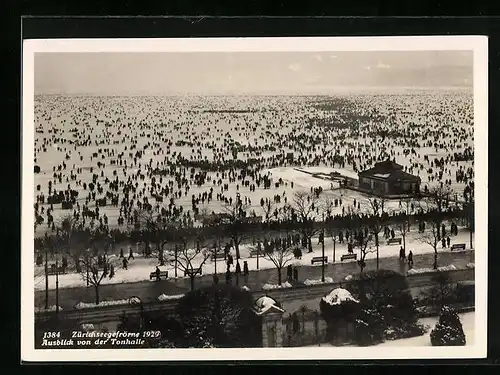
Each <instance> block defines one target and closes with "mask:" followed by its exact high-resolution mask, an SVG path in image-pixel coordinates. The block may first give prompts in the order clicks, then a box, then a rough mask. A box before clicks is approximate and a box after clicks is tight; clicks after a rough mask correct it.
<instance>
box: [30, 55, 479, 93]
mask: <svg viewBox="0 0 500 375" xmlns="http://www.w3.org/2000/svg"><path fill="white" fill-rule="evenodd" d="M472 60H473V55H472V51H412V52H408V51H397V52H396V51H392V52H391V51H387V52H384V51H376V52H324V51H322V52H317V53H315V52H233V53H231V52H148V53H144V52H138V53H119V52H115V53H105V52H97V53H36V54H35V93H36V94H40V93H48V94H87V95H172V94H194V95H204V94H210V95H212V94H299V95H300V94H311V93H328V92H335V90H339V89H341V88H356V87H368V88H371V87H388V86H389V87H431V88H432V87H442V86H463V87H472V77H473V71H472V65H473V64H472Z"/></svg>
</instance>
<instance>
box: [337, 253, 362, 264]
mask: <svg viewBox="0 0 500 375" xmlns="http://www.w3.org/2000/svg"><path fill="white" fill-rule="evenodd" d="M346 259H354V260H356V259H358V254H354V253H351V254H344V255H342V256H341V257H340V261H341V262H343V261H344V260H346Z"/></svg>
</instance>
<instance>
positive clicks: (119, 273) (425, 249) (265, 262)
mask: <svg viewBox="0 0 500 375" xmlns="http://www.w3.org/2000/svg"><path fill="white" fill-rule="evenodd" d="M451 238H452V242H451V245H452V244H453V243H465V244H467V249H469V232H468V231H467V230H466V229H464V228H459V232H458V235H457V236H453V237H451ZM380 243H381V246H380V248H379V256H380V257H381V258H384V257H393V256H397V255H398V254H399V246H398V245H387V244H385V241H383V240H381V242H380ZM252 248H253V246H252V245H251V244H246V245H242V246H241V247H240V251H241V257H242V259H241V260H240V264H241V266H243V261H247V262H248V268H249V270H250V271H253V270H256V269H257V257H252V258H251V257H249V252H250V250H251V249H252ZM406 249H407V254H408V252H409V251H410V250H411V251H412V252H413V254H414V255H418V254H426V253H432V252H433V251H434V250H433V249H432V247H431V246H429V245H428V244H425V243H422V242H420V240H419V239H418V233H416V231H411V232H410V233H409V234H408V235H407V239H406ZM372 250H375V249H374V248H372ZM332 251H333V242H332V240H331V239H330V238H326V239H325V254H326V255H327V256H328V261H329V263H331V262H332V260H331V256H332ZM438 251H439V253H443V252H450V251H451V250H450V249H449V248H445V249H441V245H439V250H438ZM346 253H347V245H345V244H339V243H337V244H336V262H340V256H341V255H342V254H346ZM127 254H128V252H125V255H127ZM233 256H234V250H233ZM314 256H321V245H320V244H318V240H317V238H314V239H313V252H312V253H307V252H306V251H303V255H302V259H300V260H296V259H292V260H291V261H290V262H289V264H292V265H294V266H299V265H307V266H310V265H311V259H312V258H313V257H314ZM358 256H359V254H358ZM375 258H376V253H375V252H372V253H369V254H367V256H366V259H375ZM110 261H111V262H112V263H113V264H114V265H115V272H116V273H115V276H114V277H113V278H112V279H109V278H107V277H106V278H104V279H103V280H102V282H101V284H102V285H104V284H121V283H127V282H136V281H146V280H149V274H150V272H153V271H154V270H155V267H156V266H157V265H158V260H157V259H156V258H154V257H153V258H144V257H143V256H142V255H141V254H139V253H135V254H134V259H131V260H130V261H129V264H128V269H127V270H124V269H123V268H121V261H120V259H119V258H118V257H117V256H116V255H114V256H112V257H111V258H110ZM200 262H201V259H199V258H198V259H197V258H195V259H194V260H193V266H194V267H198V265H199V264H200ZM347 262H355V261H354V260H345V261H343V263H347ZM287 264H288V263H287ZM316 264H317V265H318V266H319V267H321V264H320V263H316ZM159 268H160V270H162V271H168V272H169V276H171V277H173V275H174V271H175V270H174V267H173V265H166V266H163V267H159ZM269 268H271V269H273V268H275V266H274V264H273V263H272V261H271V260H269V259H267V258H261V257H259V269H269ZM225 269H226V266H225V263H224V260H218V261H217V272H219V273H220V272H224V271H225ZM202 270H203V274H205V275H206V274H213V273H214V270H215V262H213V261H211V260H208V261H207V262H206V263H205V264H204V265H203V267H202ZM232 271H234V267H233V268H232ZM182 274H183V272H182V270H180V269H178V275H179V277H184V276H181V275H182ZM85 285H86V282H85V274H78V273H68V274H63V275H59V288H71V287H79V286H85ZM34 287H35V290H44V289H45V274H44V268H43V267H37V266H35V277H34ZM55 287H56V276H55V275H51V276H49V289H55Z"/></svg>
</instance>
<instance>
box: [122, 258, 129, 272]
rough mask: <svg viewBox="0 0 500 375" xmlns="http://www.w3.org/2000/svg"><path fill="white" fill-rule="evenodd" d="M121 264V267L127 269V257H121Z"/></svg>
mask: <svg viewBox="0 0 500 375" xmlns="http://www.w3.org/2000/svg"><path fill="white" fill-rule="evenodd" d="M122 264H123V269H124V270H126V269H127V265H128V260H127V258H123V260H122Z"/></svg>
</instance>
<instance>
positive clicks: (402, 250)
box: [399, 246, 406, 260]
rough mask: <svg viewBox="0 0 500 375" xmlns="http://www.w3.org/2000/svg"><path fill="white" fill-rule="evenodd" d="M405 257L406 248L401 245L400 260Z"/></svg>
mask: <svg viewBox="0 0 500 375" xmlns="http://www.w3.org/2000/svg"><path fill="white" fill-rule="evenodd" d="M405 259H406V254H405V249H403V246H401V247H400V249H399V260H405Z"/></svg>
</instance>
